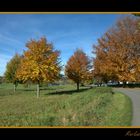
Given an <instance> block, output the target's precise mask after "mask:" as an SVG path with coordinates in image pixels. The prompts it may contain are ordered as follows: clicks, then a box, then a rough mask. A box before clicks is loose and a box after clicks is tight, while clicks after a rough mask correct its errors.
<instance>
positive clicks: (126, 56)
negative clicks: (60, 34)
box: [5, 17, 140, 97]
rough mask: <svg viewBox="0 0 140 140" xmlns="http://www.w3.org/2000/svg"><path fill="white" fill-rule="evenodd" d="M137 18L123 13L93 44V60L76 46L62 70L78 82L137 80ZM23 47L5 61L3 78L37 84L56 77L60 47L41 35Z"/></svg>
mask: <svg viewBox="0 0 140 140" xmlns="http://www.w3.org/2000/svg"><path fill="white" fill-rule="evenodd" d="M139 23H140V19H139V18H136V17H135V18H134V17H125V18H123V19H120V20H119V21H118V22H117V23H116V24H115V25H114V26H113V27H112V28H111V29H109V30H108V31H107V32H106V33H105V34H104V35H103V36H102V37H101V38H100V39H98V45H94V46H93V54H95V55H96V57H95V58H93V60H90V59H89V57H88V56H87V55H86V54H85V53H84V52H83V51H82V50H81V49H77V50H76V51H75V52H74V54H73V55H72V56H71V57H70V59H69V60H68V62H67V64H66V66H65V74H66V76H67V77H68V78H69V79H72V80H73V81H74V82H75V83H77V90H79V85H80V84H84V83H85V82H90V81H92V79H96V80H97V81H98V82H100V83H102V82H108V81H110V80H114V81H122V82H123V83H124V84H125V83H126V81H140V74H139V73H140V26H139ZM26 47H27V51H24V52H23V55H22V56H19V55H18V54H16V55H15V56H14V57H13V58H12V59H11V60H10V62H9V63H8V64H7V69H6V72H5V78H6V79H7V80H8V81H9V82H12V83H13V84H14V90H15V89H16V86H17V83H19V82H20V83H27V82H28V81H31V82H33V83H36V84H37V97H39V85H40V84H41V83H42V82H46V83H50V82H54V81H55V80H58V79H59V78H60V71H61V68H62V66H61V64H60V58H59V57H60V51H58V50H55V49H54V47H53V45H52V44H51V43H48V42H47V40H46V38H45V37H42V38H41V39H40V40H38V41H36V40H30V41H29V42H28V43H27V44H26Z"/></svg>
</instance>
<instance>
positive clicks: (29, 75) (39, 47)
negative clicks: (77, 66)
mask: <svg viewBox="0 0 140 140" xmlns="http://www.w3.org/2000/svg"><path fill="white" fill-rule="evenodd" d="M26 47H27V48H28V50H27V51H24V54H23V59H22V60H21V65H20V68H19V69H18V71H17V77H18V79H19V80H22V81H23V82H24V83H26V82H27V81H32V82H33V83H36V84H37V97H39V93H40V84H41V82H47V83H49V82H53V81H55V80H56V79H58V78H59V73H60V70H61V67H60V65H59V63H60V62H59V61H58V60H59V54H60V53H59V51H57V50H54V49H53V45H52V44H49V43H48V42H47V40H46V38H45V37H42V38H41V39H40V40H38V41H36V40H31V41H29V42H28V43H27V44H26Z"/></svg>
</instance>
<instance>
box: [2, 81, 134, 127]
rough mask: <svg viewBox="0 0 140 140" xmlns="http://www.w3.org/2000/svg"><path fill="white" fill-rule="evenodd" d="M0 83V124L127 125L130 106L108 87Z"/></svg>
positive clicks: (123, 96) (127, 101)
mask: <svg viewBox="0 0 140 140" xmlns="http://www.w3.org/2000/svg"><path fill="white" fill-rule="evenodd" d="M12 88H13V87H12V85H11V84H2V85H0V126H130V125H131V119H132V105H131V101H130V99H129V98H128V97H127V96H125V95H124V94H121V93H114V94H112V89H111V88H108V87H102V88H101V87H100V88H97V87H96V88H92V89H89V88H85V87H83V88H81V90H80V91H79V92H76V91H75V86H73V85H64V86H52V87H42V88H41V95H40V97H39V98H36V91H35V86H31V87H30V88H24V87H23V86H22V85H19V87H18V89H17V91H16V93H14V92H13V89H12Z"/></svg>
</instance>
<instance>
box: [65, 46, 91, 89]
mask: <svg viewBox="0 0 140 140" xmlns="http://www.w3.org/2000/svg"><path fill="white" fill-rule="evenodd" d="M90 64H91V62H90V60H89V58H88V57H87V56H86V54H85V53H84V52H83V51H82V50H81V49H77V50H76V52H75V53H74V55H72V56H71V57H70V59H69V60H68V62H67V65H66V67H65V74H66V75H67V77H68V78H69V79H71V80H73V81H74V82H75V83H76V84H77V90H79V84H80V83H83V82H85V81H86V80H90V79H91V73H90V69H91V65H90Z"/></svg>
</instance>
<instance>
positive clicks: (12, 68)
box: [4, 54, 21, 92]
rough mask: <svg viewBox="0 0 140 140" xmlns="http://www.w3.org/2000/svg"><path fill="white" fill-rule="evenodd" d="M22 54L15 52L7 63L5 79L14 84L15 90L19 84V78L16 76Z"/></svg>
mask: <svg viewBox="0 0 140 140" xmlns="http://www.w3.org/2000/svg"><path fill="white" fill-rule="evenodd" d="M20 61H21V56H20V55H18V54H15V55H14V57H13V58H12V59H11V60H10V61H9V62H8V63H7V66H6V71H5V74H4V77H5V80H6V81H7V82H11V83H13V84H14V92H15V91H16V87H17V85H18V82H19V80H18V79H17V77H16V73H17V69H18V68H19V65H20Z"/></svg>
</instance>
